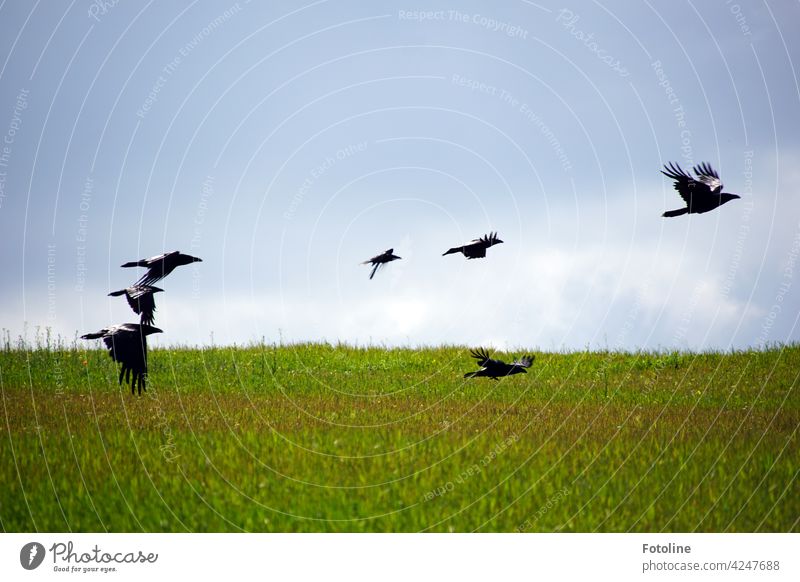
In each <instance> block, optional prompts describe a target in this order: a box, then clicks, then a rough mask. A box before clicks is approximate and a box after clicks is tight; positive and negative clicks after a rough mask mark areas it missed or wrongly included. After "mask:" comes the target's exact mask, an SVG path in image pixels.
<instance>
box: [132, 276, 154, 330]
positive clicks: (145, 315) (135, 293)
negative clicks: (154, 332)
mask: <svg viewBox="0 0 800 582" xmlns="http://www.w3.org/2000/svg"><path fill="white" fill-rule="evenodd" d="M128 291H129V293H128V294H127V297H128V304H129V305H130V306H131V309H133V311H134V313H140V314H141V315H142V323H144V324H148V325H150V324H152V323H153V320H154V316H153V314H154V313H155V311H156V300H155V296H154V293H155V292H156V291H161V289H159V288H158V287H150V286H148V285H142V286H138V287H131V288H130V289H129V290H128Z"/></svg>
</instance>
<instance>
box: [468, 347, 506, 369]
mask: <svg viewBox="0 0 800 582" xmlns="http://www.w3.org/2000/svg"><path fill="white" fill-rule="evenodd" d="M470 353H471V354H472V357H473V358H475V359H476V360H478V365H479V366H482V367H488V366H502V365H504V362H502V361H501V360H495V359H492V358H490V357H489V352H487V351H486V349H485V348H478V349H477V350H471V352H470Z"/></svg>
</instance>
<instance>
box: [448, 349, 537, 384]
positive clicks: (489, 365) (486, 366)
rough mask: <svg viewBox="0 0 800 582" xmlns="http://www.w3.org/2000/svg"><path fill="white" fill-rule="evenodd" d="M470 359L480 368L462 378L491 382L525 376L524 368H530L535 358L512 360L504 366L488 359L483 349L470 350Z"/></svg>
mask: <svg viewBox="0 0 800 582" xmlns="http://www.w3.org/2000/svg"><path fill="white" fill-rule="evenodd" d="M472 357H473V358H475V359H476V360H478V365H479V366H480V367H481V369H480V370H478V371H477V372H469V373H467V374H464V378H480V377H486V378H491V379H492V380H497V378H498V377H502V376H513V375H514V374H527V373H528V371H527V370H526V368H530V367H531V364H533V360H534V359H536V356H523V357H521V358H520V359H518V360H514V361H513V362H511V363H510V364H506V363H505V362H503V361H502V360H493V359H492V358H490V357H489V352H487V351H486V350H485V349H484V348H478V349H477V350H472Z"/></svg>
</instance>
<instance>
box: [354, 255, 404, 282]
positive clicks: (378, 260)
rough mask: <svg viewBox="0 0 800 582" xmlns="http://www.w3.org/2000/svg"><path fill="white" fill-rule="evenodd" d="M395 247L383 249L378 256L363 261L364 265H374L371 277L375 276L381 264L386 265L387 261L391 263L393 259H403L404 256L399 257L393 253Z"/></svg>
mask: <svg viewBox="0 0 800 582" xmlns="http://www.w3.org/2000/svg"><path fill="white" fill-rule="evenodd" d="M393 253H394V249H388V250H385V251H383V252H382V253H381V254H379V255H378V256H375V257H372V258H371V259H369V260H367V261H364V262H363V263H361V264H362V265H373V267H372V272H371V273H370V274H369V278H370V279H372V278H373V277H374V276H375V272H376V271H377V270H378V267H380V266H381V265H385V264H386V263H391V262H392V261H396V260H397V259H401V258H402V257H398V256H397V255H395V254H393Z"/></svg>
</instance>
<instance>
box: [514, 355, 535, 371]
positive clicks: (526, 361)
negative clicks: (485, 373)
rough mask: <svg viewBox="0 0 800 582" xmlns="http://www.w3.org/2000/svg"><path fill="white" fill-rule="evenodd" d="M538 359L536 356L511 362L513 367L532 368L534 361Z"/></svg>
mask: <svg viewBox="0 0 800 582" xmlns="http://www.w3.org/2000/svg"><path fill="white" fill-rule="evenodd" d="M535 359H536V356H528V355H525V356H522V357H521V358H519V359H518V360H514V361H513V362H511V365H512V366H519V367H520V368H530V367H531V366H532V365H533V360H535Z"/></svg>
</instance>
